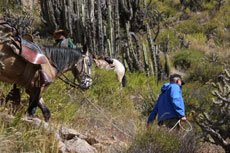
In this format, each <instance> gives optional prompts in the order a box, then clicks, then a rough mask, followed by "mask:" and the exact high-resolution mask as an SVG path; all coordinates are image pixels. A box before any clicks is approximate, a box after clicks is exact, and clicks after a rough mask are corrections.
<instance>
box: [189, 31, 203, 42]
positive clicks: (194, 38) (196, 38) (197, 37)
mask: <svg viewBox="0 0 230 153" xmlns="http://www.w3.org/2000/svg"><path fill="white" fill-rule="evenodd" d="M187 38H188V41H190V42H192V43H194V44H205V43H206V41H207V38H206V36H205V35H204V34H203V33H194V34H188V35H187Z"/></svg>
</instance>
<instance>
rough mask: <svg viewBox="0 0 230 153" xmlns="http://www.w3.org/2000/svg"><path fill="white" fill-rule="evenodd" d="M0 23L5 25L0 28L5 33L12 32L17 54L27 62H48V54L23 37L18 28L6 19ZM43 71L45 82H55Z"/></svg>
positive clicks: (39, 63)
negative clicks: (44, 53)
mask: <svg viewBox="0 0 230 153" xmlns="http://www.w3.org/2000/svg"><path fill="white" fill-rule="evenodd" d="M0 25H3V27H4V28H3V29H2V28H0V30H2V31H3V32H5V33H10V32H11V33H12V35H11V36H10V39H11V41H12V44H13V45H14V46H15V47H13V51H14V53H15V54H17V55H18V56H21V57H23V59H25V60H26V61H27V62H29V63H32V64H35V65H41V64H46V63H47V60H46V56H45V55H43V53H42V51H41V49H40V47H39V46H38V45H37V44H36V43H34V42H31V41H28V40H26V39H23V38H22V37H21V36H20V35H19V33H18V31H17V29H16V28H14V27H12V26H10V25H9V24H8V23H7V22H5V21H4V20H0ZM40 72H41V76H42V77H41V78H42V80H41V81H42V82H44V83H45V84H47V83H48V84H49V83H50V82H53V80H52V79H51V78H50V77H49V76H48V75H47V74H46V73H45V72H44V71H42V70H40Z"/></svg>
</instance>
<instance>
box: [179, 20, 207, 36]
mask: <svg viewBox="0 0 230 153" xmlns="http://www.w3.org/2000/svg"><path fill="white" fill-rule="evenodd" d="M175 28H176V30H177V32H180V33H184V34H194V33H203V31H204V27H203V25H201V24H200V23H197V22H196V20H195V19H194V20H185V21H183V22H181V23H179V24H177V25H176V27H175Z"/></svg>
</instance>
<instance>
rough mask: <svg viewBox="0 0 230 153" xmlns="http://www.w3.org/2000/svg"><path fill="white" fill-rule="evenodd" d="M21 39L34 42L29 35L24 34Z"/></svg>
mask: <svg viewBox="0 0 230 153" xmlns="http://www.w3.org/2000/svg"><path fill="white" fill-rule="evenodd" d="M22 38H24V39H26V40H29V41H31V42H34V37H33V36H32V35H31V34H25V35H23V36H22Z"/></svg>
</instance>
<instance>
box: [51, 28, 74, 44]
mask: <svg viewBox="0 0 230 153" xmlns="http://www.w3.org/2000/svg"><path fill="white" fill-rule="evenodd" d="M67 36H68V32H67V31H65V30H62V29H61V30H58V31H56V32H54V37H55V38H56V43H55V44H54V45H55V46H56V47H66V48H74V44H73V42H72V41H71V40H70V39H67Z"/></svg>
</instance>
